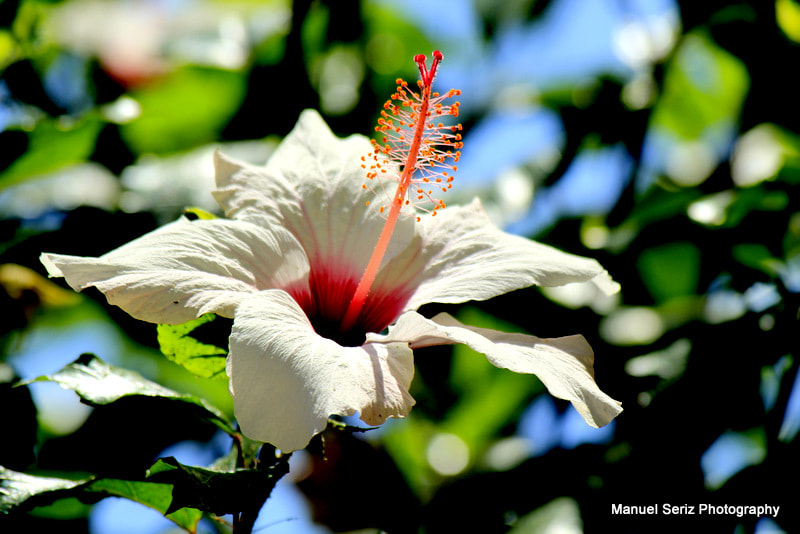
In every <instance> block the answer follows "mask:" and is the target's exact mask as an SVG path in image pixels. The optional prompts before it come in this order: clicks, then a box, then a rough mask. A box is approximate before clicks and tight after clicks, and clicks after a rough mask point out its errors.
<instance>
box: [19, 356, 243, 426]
mask: <svg viewBox="0 0 800 534" xmlns="http://www.w3.org/2000/svg"><path fill="white" fill-rule="evenodd" d="M32 382H56V383H57V384H58V385H59V386H61V387H62V388H64V389H71V390H73V391H75V393H77V394H78V396H79V397H80V398H81V400H83V401H84V402H86V403H87V404H91V405H104V404H110V403H112V402H114V401H116V400H119V399H120V398H122V397H126V396H131V395H141V396H146V397H162V398H167V399H173V400H174V401H176V402H185V403H189V404H192V405H195V406H196V407H197V408H198V410H199V412H200V415H201V417H203V418H204V419H207V420H208V421H209V422H211V423H213V424H214V425H216V426H217V427H218V428H219V429H221V430H222V431H224V432H226V433H228V434H231V435H233V434H235V433H236V431H235V429H234V428H233V426H232V424H231V423H230V422H229V421H228V420H227V418H226V417H225V415H224V414H223V413H222V412H220V411H219V410H217V409H216V408H214V407H213V406H211V405H210V404H209V403H207V402H206V401H204V400H203V399H200V398H199V397H195V396H193V395H189V394H185V393H178V392H176V391H173V390H171V389H168V388H165V387H163V386H160V385H159V384H156V383H155V382H151V381H150V380H147V379H145V378H143V377H142V376H141V375H140V374H138V373H136V372H133V371H129V370H127V369H121V368H119V367H114V366H113V365H109V364H107V363H105V362H104V361H103V360H101V359H100V358H98V357H97V356H94V355H92V354H83V355H81V357H80V358H78V359H77V360H75V361H74V362H72V363H70V364H68V365H67V366H65V367H64V368H63V369H61V370H60V371H58V372H56V373H54V374H52V375H47V376H40V377H38V378H35V379H33V380H27V381H25V382H23V383H22V384H23V385H25V384H30V383H32Z"/></svg>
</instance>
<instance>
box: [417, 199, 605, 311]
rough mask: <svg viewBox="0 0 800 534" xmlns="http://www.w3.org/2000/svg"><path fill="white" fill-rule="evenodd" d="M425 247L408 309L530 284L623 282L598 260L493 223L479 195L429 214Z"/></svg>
mask: <svg viewBox="0 0 800 534" xmlns="http://www.w3.org/2000/svg"><path fill="white" fill-rule="evenodd" d="M423 223H424V228H423V230H422V244H421V246H422V250H421V251H420V252H419V256H418V259H417V260H416V265H414V266H413V267H409V268H408V269H407V272H408V273H409V274H408V275H407V276H408V277H412V276H413V278H412V280H416V283H415V284H414V285H418V288H417V290H416V292H415V293H414V296H413V297H412V298H411V301H410V302H409V303H408V305H407V309H416V308H418V307H419V306H421V305H422V304H425V303H428V302H442V303H459V302H466V301H468V300H486V299H490V298H492V297H496V296H498V295H501V294H504V293H508V292H509V291H514V290H516V289H521V288H524V287H529V286H532V285H538V286H560V285H564V284H569V283H572V282H586V281H589V280H592V281H595V282H596V285H597V286H598V287H599V288H600V289H601V290H602V291H604V292H607V293H615V292H616V291H619V284H617V283H616V282H614V281H613V280H611V277H610V276H609V275H608V272H606V271H605V269H603V267H601V266H600V264H599V263H598V262H597V261H596V260H593V259H590V258H584V257H582V256H576V255H574V254H568V253H566V252H562V251H560V250H558V249H555V248H553V247H549V246H547V245H543V244H541V243H537V242H536V241H532V240H530V239H526V238H524V237H520V236H516V235H512V234H508V233H506V232H503V231H502V230H500V229H498V228H497V227H496V226H494V225H493V224H492V223H491V221H490V220H489V217H488V216H487V215H486V212H485V211H484V209H483V207H482V206H481V204H480V202H479V201H478V200H477V199H476V200H475V201H473V202H472V204H470V205H468V206H457V207H448V208H447V209H445V210H442V211H440V212H439V213H438V214H437V216H436V217H430V216H428V217H424V218H423Z"/></svg>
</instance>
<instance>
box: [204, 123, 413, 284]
mask: <svg viewBox="0 0 800 534" xmlns="http://www.w3.org/2000/svg"><path fill="white" fill-rule="evenodd" d="M372 152H373V148H372V145H371V144H370V143H369V141H368V140H367V138H366V137H364V136H361V135H353V136H350V137H348V138H346V139H340V138H338V137H336V136H335V135H334V134H333V133H332V132H331V131H330V129H329V128H328V126H327V125H326V124H325V122H324V120H323V119H322V117H320V115H319V114H318V113H317V112H316V111H313V110H306V111H304V112H303V113H302V115H301V116H300V119H299V120H298V122H297V125H296V126H295V128H294V129H293V130H292V131H291V132H290V133H289V135H287V136H286V138H285V139H284V140H283V142H282V143H281V144H280V146H279V147H278V149H277V150H276V151H275V153H274V154H273V155H272V157H271V158H270V160H269V162H268V163H267V166H266V167H257V166H253V165H248V164H245V163H240V162H236V161H233V160H232V159H230V158H228V157H227V156H224V155H223V154H220V153H217V154H216V158H215V165H216V180H217V190H215V191H214V197H215V198H216V199H217V202H218V203H219V205H220V206H221V207H222V209H223V210H224V211H225V214H226V215H227V216H228V217H232V218H237V219H243V220H248V221H251V222H255V223H257V224H262V225H270V224H275V223H278V224H280V225H281V226H284V227H285V228H287V229H288V230H289V231H290V232H291V233H292V234H294V235H295V236H296V237H297V239H298V241H299V242H300V243H301V244H302V246H303V248H304V249H305V250H306V252H307V254H308V257H309V260H310V262H311V264H312V265H315V264H316V263H317V262H325V263H327V264H330V263H331V262H332V261H334V260H336V261H338V262H340V263H341V265H337V268H339V269H340V270H342V271H350V272H352V275H353V276H356V277H360V276H361V274H362V273H363V271H364V268H365V267H366V264H367V262H368V260H369V258H370V256H371V254H372V250H373V249H374V247H375V243H376V242H377V241H378V236H379V235H380V232H381V229H382V227H383V224H384V219H383V218H382V217H381V215H380V214H379V213H378V211H377V210H376V209H374V208H372V207H368V206H367V202H368V201H371V200H373V196H374V195H373V194H372V193H371V192H370V191H369V190H368V189H364V188H363V185H364V182H365V181H366V171H365V170H364V169H363V168H362V167H361V164H362V163H363V162H362V160H361V157H362V156H367V155H370V154H372ZM413 227H414V219H413V217H409V216H403V217H401V218H400V220H399V221H398V225H397V228H396V229H395V233H394V235H393V238H392V242H391V244H390V246H389V250H388V251H387V255H386V260H387V261H388V259H389V258H391V257H392V256H394V255H395V254H396V253H397V252H398V251H399V250H402V249H404V248H405V247H406V246H407V244H408V242H409V241H410V240H411V238H412V236H413Z"/></svg>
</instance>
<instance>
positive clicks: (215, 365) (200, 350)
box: [158, 313, 227, 379]
mask: <svg viewBox="0 0 800 534" xmlns="http://www.w3.org/2000/svg"><path fill="white" fill-rule="evenodd" d="M214 319H216V315H214V314H213V313H207V314H205V315H203V316H202V317H198V318H197V319H194V320H192V321H189V322H188V323H183V324H178V325H174V324H160V325H158V345H159V347H160V348H161V352H162V353H163V354H164V356H166V357H167V358H169V359H170V360H172V361H173V362H175V363H177V364H178V365H182V366H184V367H185V368H186V369H188V370H189V372H191V373H193V374H195V375H197V376H202V377H203V378H223V379H224V378H227V375H226V374H225V359H226V357H227V351H226V350H225V349H223V348H221V347H218V346H216V345H212V344H209V343H203V342H202V341H199V340H198V339H196V338H195V337H192V336H191V334H192V333H193V332H194V333H195V334H196V333H197V332H196V331H197V329H198V328H199V327H201V326H203V325H207V324H209V323H211V322H212V321H213V320H214Z"/></svg>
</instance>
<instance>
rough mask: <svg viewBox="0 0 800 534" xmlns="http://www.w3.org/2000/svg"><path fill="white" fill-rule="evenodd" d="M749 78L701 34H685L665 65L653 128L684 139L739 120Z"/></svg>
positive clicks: (740, 67) (653, 117)
mask: <svg viewBox="0 0 800 534" xmlns="http://www.w3.org/2000/svg"><path fill="white" fill-rule="evenodd" d="M748 85H749V78H748V74H747V69H746V67H745V66H744V64H742V62H741V61H740V60H739V59H738V58H736V57H735V56H732V55H731V54H729V53H728V52H726V51H725V50H723V49H722V48H720V47H718V46H717V45H716V44H715V43H714V42H713V40H712V39H710V38H709V37H708V36H707V35H705V34H704V33H703V32H701V31H696V32H693V33H691V34H688V35H687V36H686V37H685V38H684V39H683V42H682V43H681V45H680V47H679V49H678V51H677V53H676V54H675V58H674V60H673V61H672V62H670V63H669V64H668V65H667V69H666V73H665V75H664V91H663V95H662V97H661V99H660V100H659V103H658V104H657V105H656V108H655V109H654V110H653V116H652V121H653V124H654V125H658V126H661V127H664V128H666V129H668V130H669V131H671V132H672V133H674V134H676V135H677V136H678V137H680V138H683V139H698V138H700V137H701V136H702V135H703V134H705V133H706V132H707V131H708V129H709V128H710V127H713V126H716V125H719V124H722V123H730V122H733V121H735V120H736V119H737V118H738V115H739V112H740V109H741V105H742V102H743V101H744V97H745V95H746V93H747V89H748Z"/></svg>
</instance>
